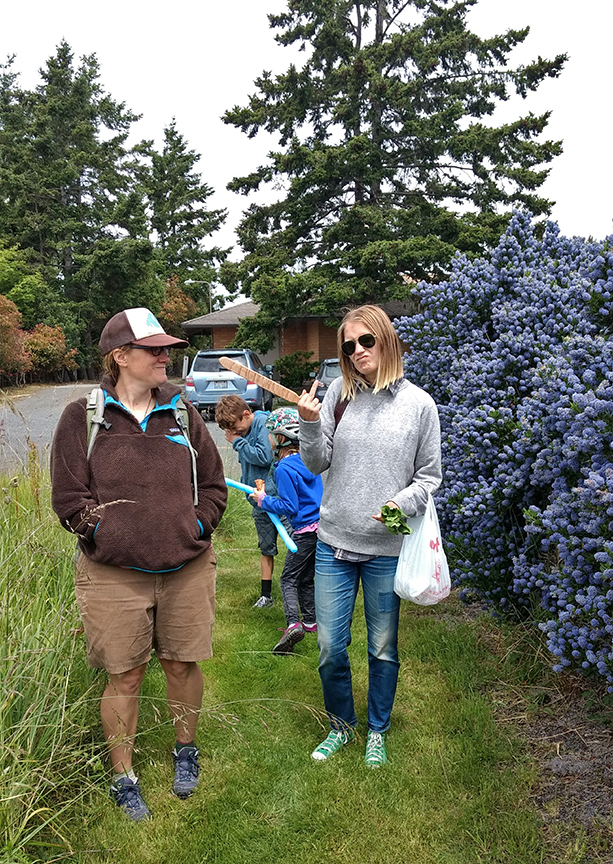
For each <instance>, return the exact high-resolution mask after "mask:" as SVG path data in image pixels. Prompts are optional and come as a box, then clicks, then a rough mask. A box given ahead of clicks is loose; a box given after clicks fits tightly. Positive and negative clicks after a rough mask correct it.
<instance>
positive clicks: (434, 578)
mask: <svg viewBox="0 0 613 864" xmlns="http://www.w3.org/2000/svg"><path fill="white" fill-rule="evenodd" d="M407 525H409V526H410V527H411V528H412V529H413V533H412V534H405V537H404V539H403V541H402V549H401V551H400V557H399V558H398V566H397V568H396V577H395V579H394V591H395V592H396V594H398V596H399V597H402V598H403V599H404V600H411V601H412V602H413V603H418V604H419V605H420V606H432V605H433V604H434V603H438V602H439V600H444V599H445V597H448V596H449V592H450V590H451V580H450V578H449V565H448V564H447V557H446V555H445V552H444V551H443V544H442V542H441V532H440V528H439V525H438V516H437V515H436V507H435V506H434V501H433V500H432V495H428V504H427V506H426V512H425V513H424V515H423V516H413V517H412V518H411V519H407Z"/></svg>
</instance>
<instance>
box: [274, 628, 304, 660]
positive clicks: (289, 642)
mask: <svg viewBox="0 0 613 864" xmlns="http://www.w3.org/2000/svg"><path fill="white" fill-rule="evenodd" d="M301 639H304V630H303V629H302V624H301V623H300V621H297V622H296V623H295V624H290V625H289V627H287V628H286V630H285V632H284V633H283V636H281V638H280V639H279V641H278V642H277V644H276V645H275V647H274V648H273V649H272V653H273V654H289V653H290V652H291V650H292V648H293V647H294V645H295V644H296V642H300V640H301Z"/></svg>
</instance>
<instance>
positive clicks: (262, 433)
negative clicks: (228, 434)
mask: <svg viewBox="0 0 613 864" xmlns="http://www.w3.org/2000/svg"><path fill="white" fill-rule="evenodd" d="M251 428H252V432H251V434H249V435H247V436H245V437H244V438H243V437H239V438H236V439H235V440H234V441H233V442H232V448H233V449H234V450H235V451H236V452H237V453H240V455H241V458H242V459H243V460H244V461H246V462H250V463H251V464H252V465H261V466H262V468H267V467H268V466H269V465H270V463H271V462H272V451H271V449H270V441H269V440H268V429H267V428H266V426H265V424H264V423H263V422H261V419H260V417H259V416H258V417H254V419H253V422H252V427H251Z"/></svg>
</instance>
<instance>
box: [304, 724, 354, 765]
mask: <svg viewBox="0 0 613 864" xmlns="http://www.w3.org/2000/svg"><path fill="white" fill-rule="evenodd" d="M353 737H354V732H353V729H351V728H347V729H332V731H331V732H330V734H329V735H328V737H327V738H326V740H325V741H322V742H321V744H320V745H319V747H316V748H315V749H314V750H313V752H312V753H311V758H312V759H315V761H316V762H323V761H325V760H326V759H329V758H330V756H334V754H335V753H336V751H337V750H340V749H341V747H343V746H344V745H345V744H350V743H351V742H352V741H353Z"/></svg>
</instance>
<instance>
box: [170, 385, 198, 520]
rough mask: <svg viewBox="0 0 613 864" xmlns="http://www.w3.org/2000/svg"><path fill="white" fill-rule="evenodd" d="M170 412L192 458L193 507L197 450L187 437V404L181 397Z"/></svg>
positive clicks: (195, 497)
mask: <svg viewBox="0 0 613 864" xmlns="http://www.w3.org/2000/svg"><path fill="white" fill-rule="evenodd" d="M172 413H173V414H174V417H175V420H176V421H177V426H178V427H179V429H180V430H181V432H183V435H184V436H185V440H186V441H187V446H188V448H189V453H190V456H191V458H192V486H193V488H194V507H197V506H198V467H197V465H196V459H197V458H198V454H197V452H196V451H195V450H194V448H193V447H192V442H191V440H190V437H189V413H188V410H187V405H186V404H185V402H184V401H183V400H182V399H179V401H178V402H177V404H176V405H175V407H174V408H173V409H172Z"/></svg>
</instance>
